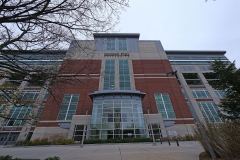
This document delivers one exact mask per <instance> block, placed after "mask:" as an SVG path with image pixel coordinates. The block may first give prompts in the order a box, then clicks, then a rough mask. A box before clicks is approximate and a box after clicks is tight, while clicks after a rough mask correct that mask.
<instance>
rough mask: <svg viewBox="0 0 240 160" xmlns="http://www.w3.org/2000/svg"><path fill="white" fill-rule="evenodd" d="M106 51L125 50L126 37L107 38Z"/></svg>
mask: <svg viewBox="0 0 240 160" xmlns="http://www.w3.org/2000/svg"><path fill="white" fill-rule="evenodd" d="M106 50H108V51H114V50H120V51H126V50H127V39H126V38H108V39H107V48H106Z"/></svg>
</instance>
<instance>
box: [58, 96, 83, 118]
mask: <svg viewBox="0 0 240 160" xmlns="http://www.w3.org/2000/svg"><path fill="white" fill-rule="evenodd" d="M78 99H79V94H65V95H64V98H63V101H62V105H61V107H60V110H59V113H58V118H57V120H71V119H72V116H73V115H74V114H75V113H76V110H77V105H78Z"/></svg>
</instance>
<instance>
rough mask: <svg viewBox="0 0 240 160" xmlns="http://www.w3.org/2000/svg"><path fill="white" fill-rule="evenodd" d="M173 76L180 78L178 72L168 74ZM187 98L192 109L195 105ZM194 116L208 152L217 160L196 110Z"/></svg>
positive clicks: (184, 90)
mask: <svg viewBox="0 0 240 160" xmlns="http://www.w3.org/2000/svg"><path fill="white" fill-rule="evenodd" d="M173 75H176V76H178V75H177V71H175V72H168V73H167V77H170V76H173ZM178 77H179V76H178ZM178 80H179V82H180V84H181V85H182V84H183V83H182V80H181V79H180V78H178ZM182 89H183V92H185V93H187V92H186V89H185V88H184V87H183V86H182ZM186 97H187V99H188V102H189V104H190V107H192V106H193V105H192V102H191V101H190V98H189V96H188V94H186ZM192 108H193V107H192ZM193 114H194V117H195V120H196V122H197V124H198V125H199V129H200V131H201V134H202V135H203V140H204V141H205V143H206V145H207V148H208V150H209V152H210V155H211V157H212V158H213V159H216V158H217V156H216V154H215V153H214V151H213V148H212V146H211V144H210V143H209V141H208V138H207V135H206V133H205V132H204V130H203V127H202V124H201V122H200V119H199V118H198V116H197V113H196V111H195V110H194V109H193Z"/></svg>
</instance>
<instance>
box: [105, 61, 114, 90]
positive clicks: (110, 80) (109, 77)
mask: <svg viewBox="0 0 240 160" xmlns="http://www.w3.org/2000/svg"><path fill="white" fill-rule="evenodd" d="M103 89H104V90H113V89H115V60H106V62H105V72H104V84H103Z"/></svg>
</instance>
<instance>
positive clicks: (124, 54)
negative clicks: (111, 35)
mask: <svg viewBox="0 0 240 160" xmlns="http://www.w3.org/2000/svg"><path fill="white" fill-rule="evenodd" d="M104 57H129V53H104Z"/></svg>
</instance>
